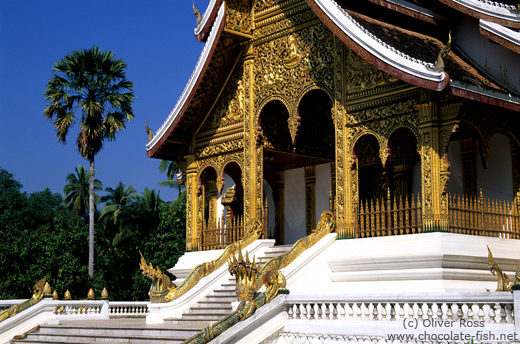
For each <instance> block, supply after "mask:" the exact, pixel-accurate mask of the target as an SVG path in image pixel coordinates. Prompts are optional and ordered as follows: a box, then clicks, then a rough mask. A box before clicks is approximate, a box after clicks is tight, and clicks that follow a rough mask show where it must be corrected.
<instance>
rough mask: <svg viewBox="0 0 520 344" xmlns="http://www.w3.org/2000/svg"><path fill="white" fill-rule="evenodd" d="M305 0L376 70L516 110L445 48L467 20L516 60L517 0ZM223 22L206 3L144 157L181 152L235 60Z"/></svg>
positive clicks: (511, 95)
mask: <svg viewBox="0 0 520 344" xmlns="http://www.w3.org/2000/svg"><path fill="white" fill-rule="evenodd" d="M305 1H306V2H307V4H308V5H309V7H310V8H311V9H312V10H313V11H314V13H315V14H316V15H317V16H318V17H319V18H320V19H321V21H322V22H323V23H324V24H325V25H326V26H327V27H328V28H329V29H330V30H331V31H332V32H334V33H335V34H336V36H338V37H339V38H340V39H341V40H342V41H343V42H344V43H345V44H346V45H347V46H349V47H350V48H351V49H352V50H353V51H355V52H356V53H357V54H359V55H360V56H362V57H363V58H364V59H366V60H367V61H369V62H370V63H372V64H373V65H375V66H376V67H377V68H379V69H381V70H383V71H385V72H387V73H389V74H391V75H393V76H395V77H397V78H399V79H401V80H403V81H405V82H408V83H410V84H413V85H416V86H419V87H422V88H426V89H430V90H433V91H448V92H450V93H452V94H454V95H457V96H459V97H463V98H467V99H472V100H476V101H479V102H484V103H488V104H493V105H496V106H500V107H503V108H507V109H512V110H515V111H520V91H519V90H518V89H517V88H512V87H509V85H508V83H507V80H506V81H505V82H503V80H501V78H498V77H492V76H490V75H489V74H486V70H485V69H486V67H487V66H483V65H482V63H480V64H479V63H477V62H475V61H474V60H472V59H471V56H468V55H470V53H468V52H466V51H464V49H463V48H462V47H461V46H459V45H457V44H458V42H457V40H454V44H453V45H452V46H451V47H450V48H451V49H447V47H446V46H447V42H448V40H449V35H448V33H449V32H450V30H451V29H452V27H453V21H455V20H458V18H459V17H461V16H467V17H468V18H469V20H474V21H476V22H477V23H478V30H479V32H480V34H481V36H483V37H485V38H489V39H490V40H492V41H494V42H496V43H498V44H500V45H501V46H503V47H505V48H507V49H506V51H509V54H510V55H509V56H510V57H511V56H513V59H515V58H516V57H518V61H520V56H518V54H519V53H520V33H519V31H518V28H519V27H520V14H519V12H520V10H519V9H518V7H517V6H515V5H514V4H513V3H515V2H516V0H515V1H512V0H503V1H502V2H501V3H498V2H492V1H487V0H456V1H454V0H441V1H434V0H411V1H405V0H364V1H356V2H351V1H346V0H336V1H335V0H305ZM403 18H404V19H403ZM406 18H409V20H408V19H406ZM225 22H226V11H225V4H224V2H223V1H222V0H210V3H209V5H208V8H207V9H206V11H205V13H204V15H203V16H202V20H201V21H200V23H199V25H198V26H197V28H195V36H196V38H197V39H198V40H200V41H204V42H205V47H204V49H203V51H202V53H201V56H200V58H199V61H198V62H197V65H196V67H195V70H194V72H193V74H192V76H191V78H190V80H189V81H188V84H187V85H186V88H185V89H184V91H183V93H182V95H181V97H180V98H179V100H178V101H177V104H176V105H175V107H174V108H173V110H172V111H171V113H170V114H169V116H168V117H167V119H166V121H165V122H164V124H163V125H162V126H161V128H160V129H159V130H158V131H157V132H156V133H155V135H154V136H153V138H152V140H151V141H150V142H149V143H148V144H147V153H148V156H150V157H155V158H166V157H168V156H182V155H183V154H186V147H187V146H188V145H189V144H191V137H192V134H193V132H194V131H195V130H196V129H197V128H198V126H199V125H200V124H201V122H202V121H203V119H204V117H203V116H204V115H205V114H206V113H207V111H209V109H210V104H213V103H214V101H215V99H216V98H218V90H219V89H220V88H221V87H224V85H225V80H226V78H227V75H229V73H230V72H231V71H232V69H233V68H234V66H235V65H236V63H237V61H238V59H239V57H240V55H241V51H242V48H241V46H240V44H238V43H236V42H235V43H233V41H232V40H231V42H232V43H229V41H230V39H229V38H228V39H226V32H225V30H224V27H225ZM225 42H228V43H225ZM443 49H444V50H445V51H446V52H447V54H446V56H445V57H444V58H443V59H442V62H443V64H444V66H443V67H444V68H439V66H438V65H437V66H436V62H437V60H438V55H439V53H440V52H441V51H443ZM223 61H225V63H223ZM486 63H487V60H486ZM518 65H520V64H518ZM208 71H210V72H209V73H208ZM173 137H175V139H173Z"/></svg>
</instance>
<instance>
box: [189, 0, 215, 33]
mask: <svg viewBox="0 0 520 344" xmlns="http://www.w3.org/2000/svg"><path fill="white" fill-rule="evenodd" d="M221 4H222V0H211V1H210V2H209V4H208V7H207V8H206V11H204V15H203V16H202V20H201V21H200V23H199V25H197V27H196V28H195V30H194V34H195V38H197V40H198V41H200V42H206V40H207V38H208V35H209V32H210V31H211V27H212V26H213V23H214V22H215V18H216V17H217V13H218V11H219V9H220V6H221Z"/></svg>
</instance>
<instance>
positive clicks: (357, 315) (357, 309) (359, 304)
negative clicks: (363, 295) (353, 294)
mask: <svg viewBox="0 0 520 344" xmlns="http://www.w3.org/2000/svg"><path fill="white" fill-rule="evenodd" d="M362 314H363V313H361V303H356V320H361V316H362Z"/></svg>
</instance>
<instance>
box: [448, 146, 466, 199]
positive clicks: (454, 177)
mask: <svg viewBox="0 0 520 344" xmlns="http://www.w3.org/2000/svg"><path fill="white" fill-rule="evenodd" d="M448 160H449V162H450V164H451V167H450V181H449V183H448V192H449V193H453V194H457V195H462V193H463V182H462V161H461V158H460V142H459V141H451V142H450V144H449V146H448Z"/></svg>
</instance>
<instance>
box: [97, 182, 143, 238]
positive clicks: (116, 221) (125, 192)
mask: <svg viewBox="0 0 520 344" xmlns="http://www.w3.org/2000/svg"><path fill="white" fill-rule="evenodd" d="M105 191H106V192H108V195H106V196H103V197H101V201H102V202H105V206H104V207H103V209H102V210H101V216H100V217H99V220H100V221H102V220H104V219H106V220H107V225H108V226H110V223H112V225H113V226H115V227H116V230H117V232H116V233H115V235H114V239H113V242H112V243H113V244H116V243H117V242H119V241H121V239H122V237H123V236H124V235H125V229H126V228H125V224H126V219H127V216H128V210H130V208H132V207H134V206H135V205H136V202H137V198H138V195H137V192H136V191H135V189H134V188H133V187H132V186H126V185H125V184H124V183H122V182H119V184H117V186H116V188H115V189H112V188H110V187H108V188H106V189H105Z"/></svg>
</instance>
